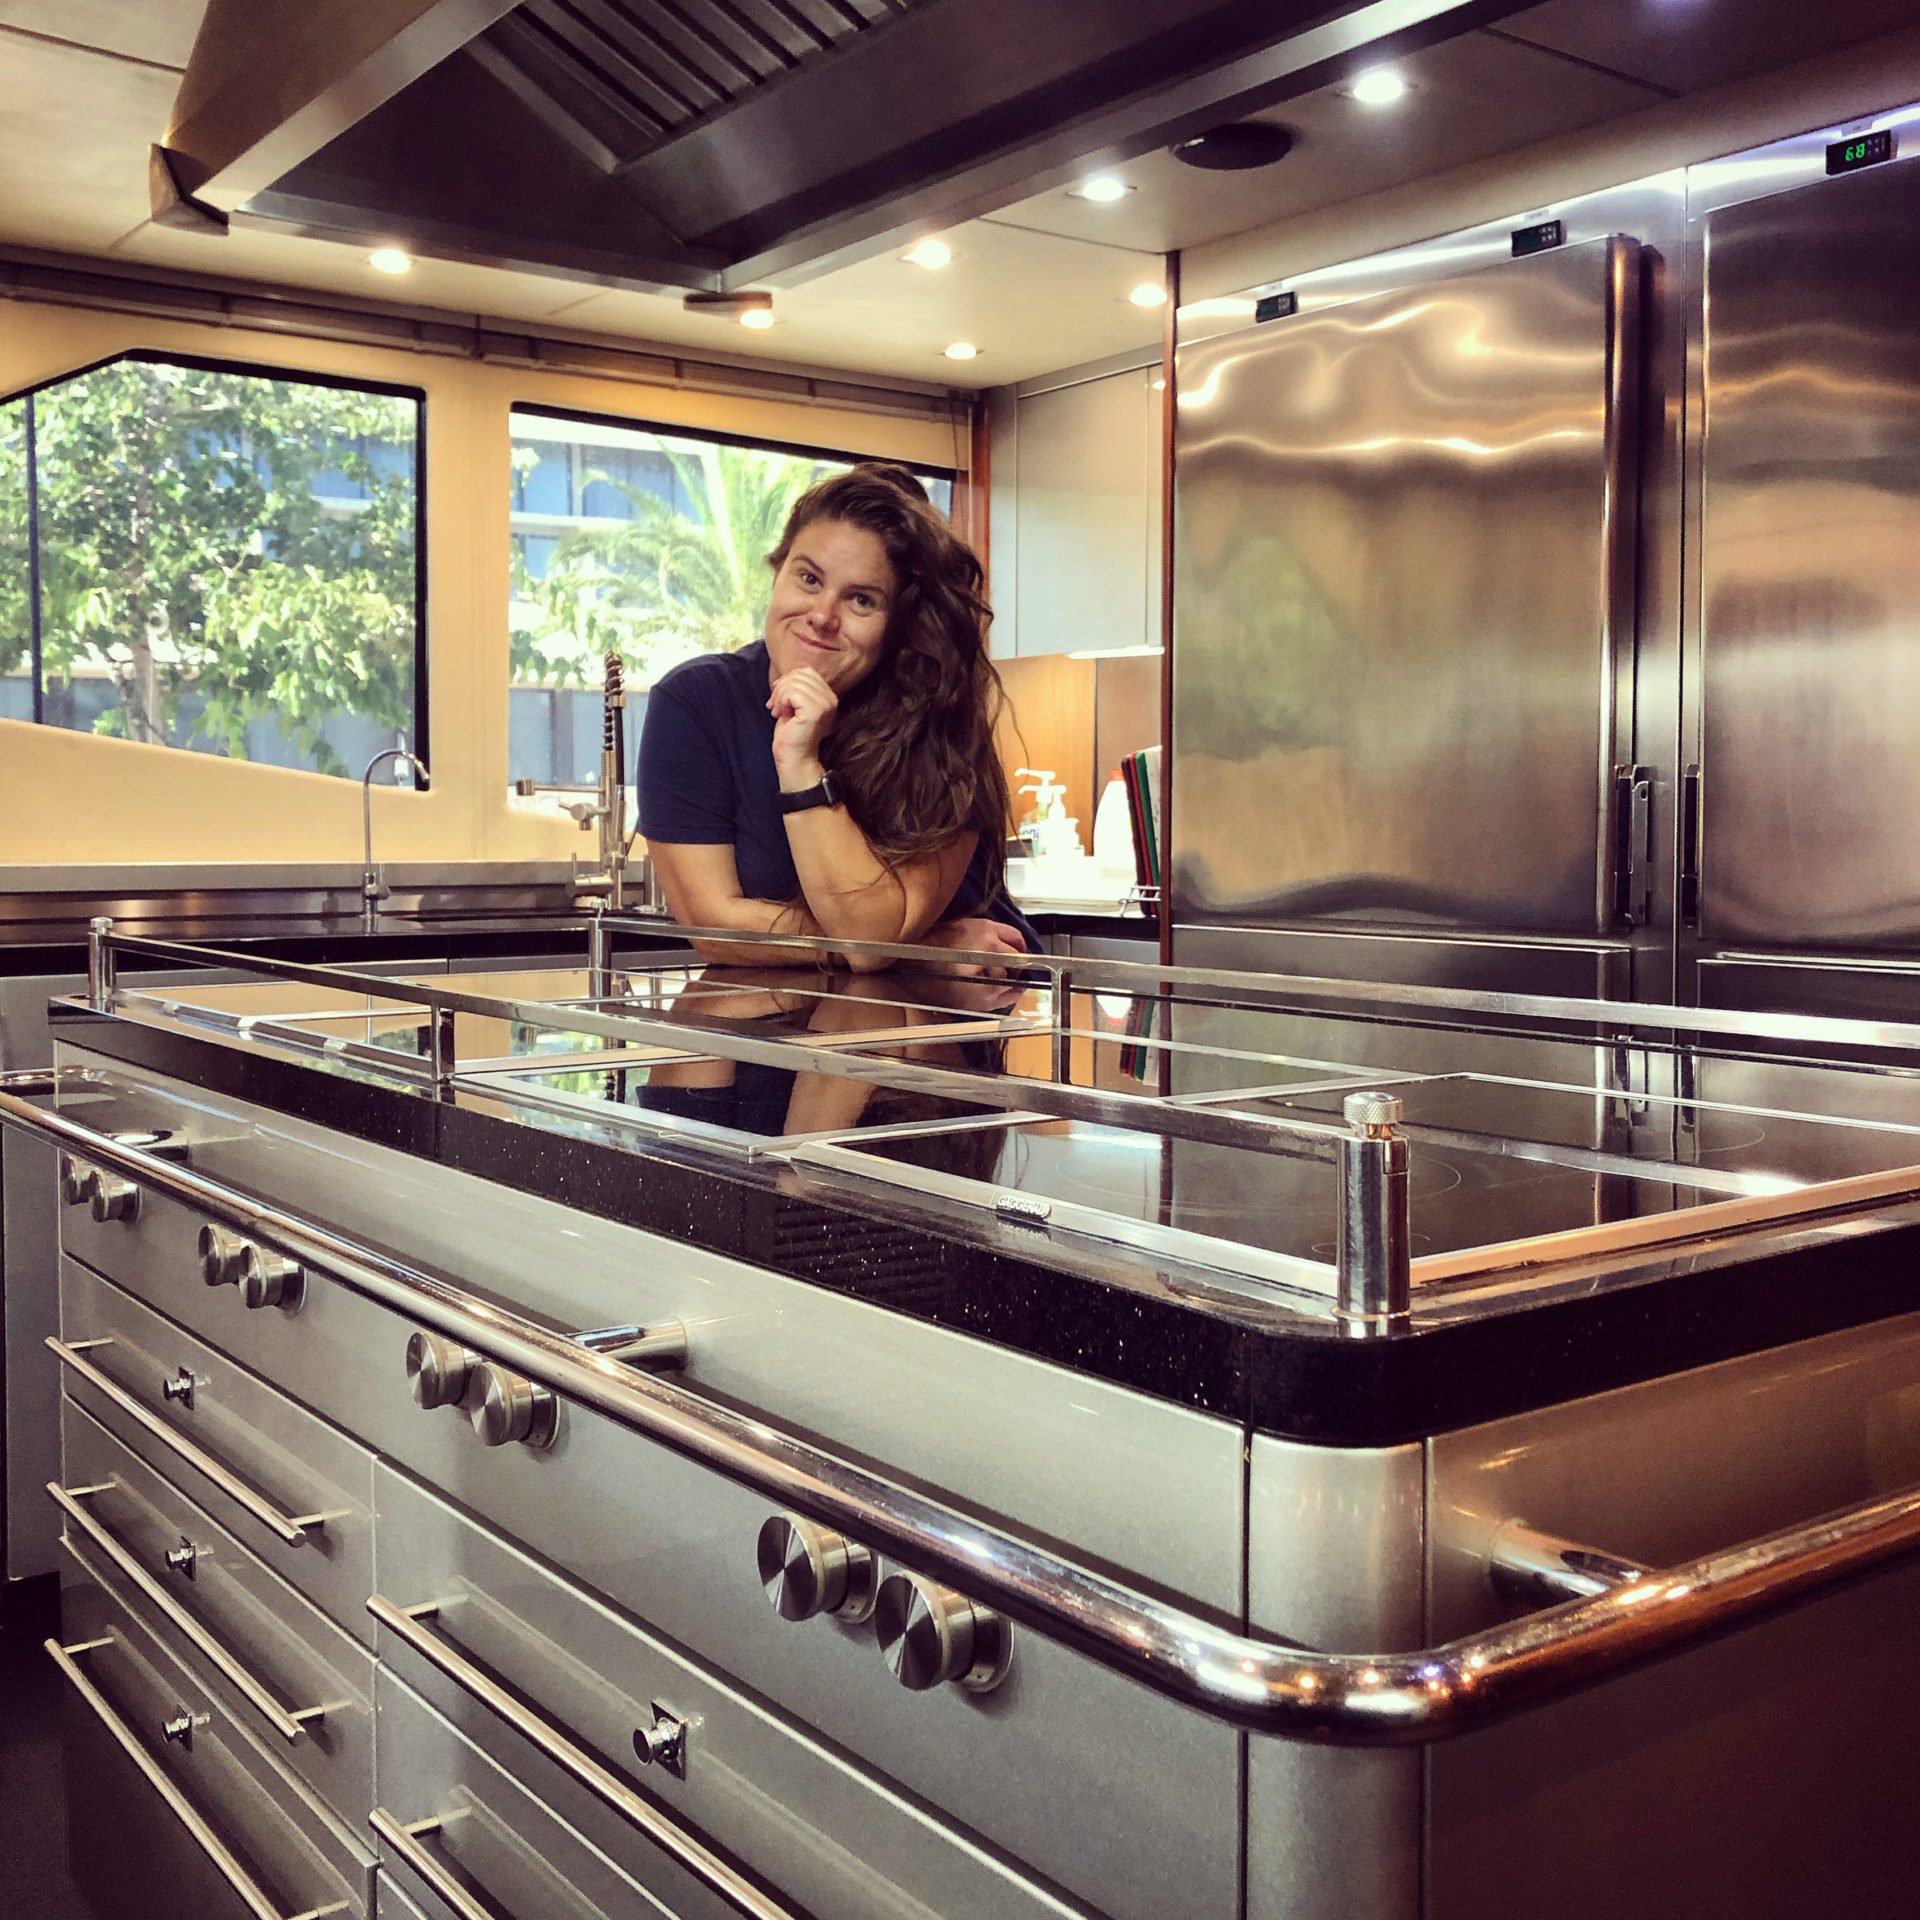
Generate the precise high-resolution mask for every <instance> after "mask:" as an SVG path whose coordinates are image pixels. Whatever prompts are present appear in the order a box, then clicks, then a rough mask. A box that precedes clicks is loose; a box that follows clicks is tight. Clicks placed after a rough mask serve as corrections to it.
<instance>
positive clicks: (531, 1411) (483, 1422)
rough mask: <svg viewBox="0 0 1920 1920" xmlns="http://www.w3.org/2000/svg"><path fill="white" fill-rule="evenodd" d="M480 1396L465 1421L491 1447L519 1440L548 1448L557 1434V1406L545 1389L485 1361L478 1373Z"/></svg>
mask: <svg viewBox="0 0 1920 1920" xmlns="http://www.w3.org/2000/svg"><path fill="white" fill-rule="evenodd" d="M479 1382H480V1394H479V1397H478V1399H477V1400H476V1401H475V1402H474V1405H473V1410H472V1412H471V1413H470V1414H469V1415H468V1418H469V1419H471V1420H472V1422H473V1430H474V1432H475V1433H477V1434H478V1435H479V1436H480V1438H481V1439H482V1440H484V1441H485V1442H486V1444H487V1445H488V1446H490V1447H504V1446H505V1445H506V1444H507V1442H508V1441H510V1440H518V1441H519V1442H520V1443H521V1444H522V1445H524V1446H529V1447H550V1446H552V1445H553V1443H554V1441H555V1440H556V1439H557V1438H558V1437H559V1433H560V1403H559V1401H558V1400H556V1399H555V1398H554V1396H553V1394H552V1393H551V1392H549V1391H548V1389H547V1388H545V1387H537V1386H535V1385H534V1383H533V1382H532V1381H531V1380H528V1379H524V1378H523V1377H522V1376H521V1375H519V1374H517V1373H509V1372H508V1371H507V1370H506V1368H505V1367H501V1366H495V1365H494V1364H493V1363H492V1362H488V1363H487V1364H486V1365H485V1366H483V1367H482V1368H481V1370H480V1374H479Z"/></svg>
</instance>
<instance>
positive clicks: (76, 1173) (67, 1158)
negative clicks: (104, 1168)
mask: <svg viewBox="0 0 1920 1920" xmlns="http://www.w3.org/2000/svg"><path fill="white" fill-rule="evenodd" d="M92 1193H93V1169H92V1168H91V1167H90V1166H88V1165H87V1163H86V1162H85V1161H84V1160H76V1159H75V1158H74V1156H73V1155H72V1154H70V1153H63V1154H62V1155H61V1156H60V1198H61V1199H62V1200H64V1201H65V1202H66V1203H67V1205H68V1206H70V1207H84V1206H85V1205H86V1204H87V1201H88V1199H89V1197H90V1196H91V1195H92Z"/></svg>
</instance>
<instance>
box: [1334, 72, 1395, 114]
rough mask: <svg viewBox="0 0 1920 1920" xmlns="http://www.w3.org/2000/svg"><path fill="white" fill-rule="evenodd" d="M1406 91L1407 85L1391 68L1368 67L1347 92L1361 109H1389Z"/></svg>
mask: <svg viewBox="0 0 1920 1920" xmlns="http://www.w3.org/2000/svg"><path fill="white" fill-rule="evenodd" d="M1406 90H1407V83H1406V82H1405V81H1404V80H1403V79H1402V78H1401V77H1400V76H1399V74H1397V73H1395V72H1394V70H1393V69H1392V68H1391V67H1369V68H1368V69H1367V71H1366V72H1365V73H1363V74H1361V76H1360V77H1359V78H1358V79H1357V80H1356V81H1354V83H1353V85H1352V86H1350V87H1349V88H1348V89H1347V91H1348V92H1349V93H1350V94H1352V95H1353V97H1354V98H1355V99H1356V100H1358V101H1359V102H1360V104H1361V105H1362V106H1363V107H1390V106H1392V105H1393V103H1394V102H1395V101H1396V100H1398V99H1399V98H1400V97H1401V96H1402V95H1403V94H1404V93H1405V92H1406Z"/></svg>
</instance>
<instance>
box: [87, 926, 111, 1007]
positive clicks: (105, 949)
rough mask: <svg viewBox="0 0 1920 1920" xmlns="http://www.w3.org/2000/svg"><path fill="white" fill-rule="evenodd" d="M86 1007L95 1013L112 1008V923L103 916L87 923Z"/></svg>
mask: <svg viewBox="0 0 1920 1920" xmlns="http://www.w3.org/2000/svg"><path fill="white" fill-rule="evenodd" d="M87 1005H88V1006H90V1007H91V1008H92V1009H93V1010H94V1012H95V1013H106V1012H108V1011H109V1010H110V1009H111V1008H112V1006H113V921H112V920H111V919H110V918H109V917H108V916H107V915H105V914H99V915H96V916H95V917H94V918H93V919H91V920H89V921H88V922H87Z"/></svg>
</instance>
